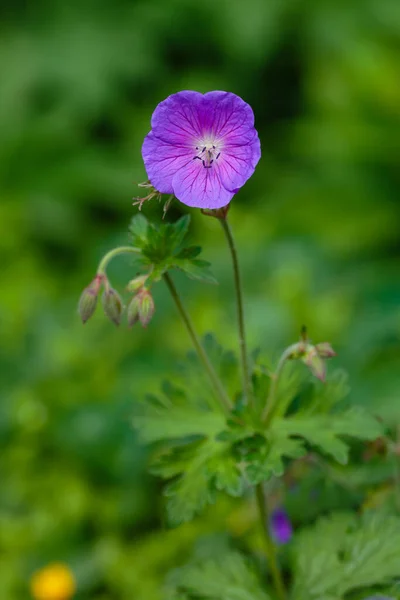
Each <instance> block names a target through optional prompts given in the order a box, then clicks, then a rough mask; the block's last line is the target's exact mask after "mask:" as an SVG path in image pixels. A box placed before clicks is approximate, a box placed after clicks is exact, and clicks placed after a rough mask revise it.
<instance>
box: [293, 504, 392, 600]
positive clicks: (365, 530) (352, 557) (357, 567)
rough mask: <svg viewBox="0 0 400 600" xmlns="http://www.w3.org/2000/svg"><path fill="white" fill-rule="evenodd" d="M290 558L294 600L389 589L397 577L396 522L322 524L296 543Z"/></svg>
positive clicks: (368, 519) (341, 519)
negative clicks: (373, 587)
mask: <svg viewBox="0 0 400 600" xmlns="http://www.w3.org/2000/svg"><path fill="white" fill-rule="evenodd" d="M316 548H317V549H318V551H316ZM292 556H293V568H294V586H293V600H320V599H321V598H332V600H342V598H343V597H344V596H345V594H348V593H349V592H351V591H353V590H359V589H360V590H361V589H362V588H367V587H372V586H383V585H389V584H390V583H391V582H393V581H394V580H395V579H396V578H398V577H399V576H400V518H399V517H391V516H387V515H383V514H366V515H364V516H363V517H362V518H356V517H355V516H354V515H343V514H342V515H340V514H339V515H333V516H331V517H329V518H323V519H320V520H319V521H318V522H317V524H316V525H315V526H314V527H312V528H308V529H305V530H303V531H302V532H300V534H298V535H297V536H296V537H295V540H294V543H293V546H292ZM321 574H323V576H321Z"/></svg>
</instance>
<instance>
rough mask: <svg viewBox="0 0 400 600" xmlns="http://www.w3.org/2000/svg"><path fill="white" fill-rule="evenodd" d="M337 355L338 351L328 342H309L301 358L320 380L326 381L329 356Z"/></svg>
mask: <svg viewBox="0 0 400 600" xmlns="http://www.w3.org/2000/svg"><path fill="white" fill-rule="evenodd" d="M333 356H336V352H335V351H334V350H333V348H332V346H331V345H330V344H328V342H323V343H321V344H317V345H316V346H313V345H312V344H307V345H306V346H305V348H304V354H303V356H302V357H301V360H302V361H303V363H304V364H305V365H307V367H308V368H309V369H310V371H311V373H312V374H313V375H314V376H315V377H316V378H317V379H319V380H320V381H325V377H326V363H325V360H326V359H327V358H332V357H333Z"/></svg>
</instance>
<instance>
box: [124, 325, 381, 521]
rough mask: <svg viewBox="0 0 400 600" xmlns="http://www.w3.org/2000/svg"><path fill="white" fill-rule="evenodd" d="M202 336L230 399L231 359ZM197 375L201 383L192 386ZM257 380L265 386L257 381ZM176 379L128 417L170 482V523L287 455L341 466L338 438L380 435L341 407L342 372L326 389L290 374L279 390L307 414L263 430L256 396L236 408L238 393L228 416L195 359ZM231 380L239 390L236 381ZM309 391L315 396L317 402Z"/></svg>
mask: <svg viewBox="0 0 400 600" xmlns="http://www.w3.org/2000/svg"><path fill="white" fill-rule="evenodd" d="M206 341H207V344H206V345H207V350H208V352H209V354H210V357H211V358H212V362H213V365H214V366H215V368H216V371H217V372H218V373H219V374H220V375H221V376H222V380H223V383H229V388H228V389H229V391H230V394H231V396H232V397H235V394H234V391H233V389H232V379H231V373H232V371H233V372H234V371H235V370H236V371H238V369H237V363H236V360H235V358H234V356H233V355H232V354H231V353H229V352H224V351H223V350H222V348H221V347H220V346H219V345H218V344H217V343H216V341H215V340H214V339H213V338H212V337H210V336H209V337H208V338H207V340H206ZM198 376H200V380H199V382H200V385H199V384H196V379H197V378H198ZM264 376H265V371H264V370H263V369H258V371H257V374H256V375H255V383H256V385H255V390H256V393H257V394H258V395H259V396H261V395H262V396H263V397H264V394H265V391H266V389H268V387H269V386H268V385H265V381H264ZM260 379H261V380H262V381H263V382H264V384H257V381H258V380H260ZM177 381H178V383H176V384H175V383H174V384H171V383H165V384H164V386H163V394H162V395H159V396H155V395H148V396H147V397H146V398H145V399H144V401H143V402H141V403H139V404H138V405H137V406H136V408H135V415H134V420H133V422H134V426H135V428H136V429H137V431H138V435H139V437H140V439H141V441H142V442H144V443H155V442H157V443H158V446H157V447H156V450H155V457H154V458H153V463H152V472H153V474H156V475H159V476H161V477H162V478H163V479H166V480H169V483H168V484H167V486H166V488H165V496H166V497H167V514H168V519H169V522H170V524H171V525H178V524H179V523H182V522H185V521H188V520H190V519H192V518H193V517H194V516H195V515H197V514H199V513H200V512H201V511H202V510H203V509H204V508H205V507H206V506H207V505H208V504H211V503H213V502H214V501H215V497H216V492H217V491H225V492H227V493H228V494H230V495H232V496H239V495H241V494H242V493H243V490H244V487H245V485H249V484H250V485H256V484H258V483H260V482H263V481H268V480H269V479H271V478H272V477H274V476H275V477H280V476H282V475H283V474H284V472H285V468H286V465H287V461H288V459H297V458H301V457H302V456H304V455H306V454H307V453H308V452H310V450H314V451H319V452H322V453H323V454H327V455H329V456H331V457H332V458H334V459H335V460H336V461H338V462H339V463H341V464H345V463H346V462H347V459H348V452H349V445H348V443H346V441H345V440H344V439H343V438H345V439H346V438H349V439H351V438H357V439H362V440H373V439H375V438H377V437H378V436H380V435H381V434H382V427H381V425H380V424H379V423H378V421H377V420H376V419H375V418H374V417H373V416H371V415H369V414H367V413H366V412H365V411H364V410H362V409H361V408H347V409H345V410H343V409H342V410H341V409H340V406H341V401H342V399H343V396H344V394H345V393H346V392H347V381H346V379H345V378H344V377H343V376H342V374H341V373H340V374H339V376H337V375H336V374H333V375H332V383H331V384H330V383H329V382H328V383H327V385H326V386H320V384H319V383H318V382H313V383H312V384H311V385H310V382H307V383H306V384H305V385H303V388H302V387H301V386H299V379H298V378H297V377H293V376H292V374H291V375H290V376H289V377H288V378H287V379H286V380H285V385H284V388H283V389H284V394H285V396H284V398H285V402H286V405H288V406H291V405H293V402H294V400H295V399H296V398H299V397H300V398H301V399H302V400H303V401H304V403H305V405H306V406H307V407H308V411H304V412H301V411H300V412H296V413H294V414H292V413H291V412H290V411H289V413H288V415H287V416H281V417H277V418H275V419H274V420H273V421H272V424H271V426H269V427H267V428H266V427H265V425H264V424H263V422H262V419H261V416H260V412H259V407H260V406H261V397H259V398H256V402H255V406H254V407H253V405H248V406H243V405H242V403H241V397H240V395H239V394H238V395H237V396H236V397H237V407H236V409H235V410H234V411H233V412H232V414H231V415H229V416H228V417H227V416H226V415H225V413H224V411H223V409H222V408H221V406H220V405H219V404H218V400H217V398H215V397H214V396H213V391H212V389H210V387H209V384H208V382H207V380H204V374H203V373H202V371H201V370H199V364H198V360H197V358H196V357H193V359H192V360H191V361H188V362H187V364H186V366H185V368H183V369H182V371H181V374H180V377H178V380H177ZM235 385H236V386H237V388H236V389H240V387H239V385H240V384H239V382H238V381H237V379H236V384H235ZM315 388H317V391H318V390H319V391H320V392H321V393H322V395H323V400H324V403H322V402H320V401H319V397H318V393H317V391H316V390H315ZM329 391H331V393H329ZM264 403H265V397H264ZM337 403H338V404H337ZM310 407H312V411H311V410H310ZM318 408H319V409H320V411H321V412H318Z"/></svg>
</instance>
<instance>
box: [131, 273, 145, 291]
mask: <svg viewBox="0 0 400 600" xmlns="http://www.w3.org/2000/svg"><path fill="white" fill-rule="evenodd" d="M147 278H148V275H140V276H139V277H135V279H132V280H131V281H130V282H129V283H128V285H127V286H126V289H127V290H128V292H137V291H138V290H140V288H142V287H144V284H145V283H146V280H147Z"/></svg>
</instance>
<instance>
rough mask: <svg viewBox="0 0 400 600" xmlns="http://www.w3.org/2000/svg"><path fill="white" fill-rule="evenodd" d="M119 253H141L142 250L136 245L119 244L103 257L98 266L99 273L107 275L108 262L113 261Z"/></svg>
mask: <svg viewBox="0 0 400 600" xmlns="http://www.w3.org/2000/svg"><path fill="white" fill-rule="evenodd" d="M119 254H140V250H139V248H135V247H134V246H118V248H114V249H113V250H110V252H107V254H106V255H105V256H103V258H102V259H101V261H100V263H99V266H98V268H97V274H98V275H105V273H106V268H107V266H108V263H109V262H111V261H112V259H113V258H114V257H115V256H118V255H119Z"/></svg>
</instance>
